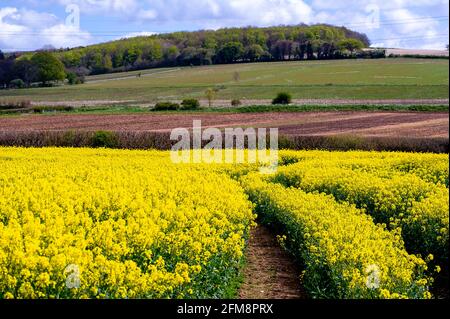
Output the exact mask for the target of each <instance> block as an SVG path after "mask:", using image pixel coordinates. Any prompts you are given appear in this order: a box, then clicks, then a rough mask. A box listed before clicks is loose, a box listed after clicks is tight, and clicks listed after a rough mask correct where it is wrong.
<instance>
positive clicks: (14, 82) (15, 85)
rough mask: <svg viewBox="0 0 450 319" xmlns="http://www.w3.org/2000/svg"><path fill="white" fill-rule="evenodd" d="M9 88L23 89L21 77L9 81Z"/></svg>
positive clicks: (23, 83)
mask: <svg viewBox="0 0 450 319" xmlns="http://www.w3.org/2000/svg"><path fill="white" fill-rule="evenodd" d="M9 85H10V86H11V88H15V89H23V88H24V87H25V82H24V81H23V80H22V79H15V80H12V81H11V82H9Z"/></svg>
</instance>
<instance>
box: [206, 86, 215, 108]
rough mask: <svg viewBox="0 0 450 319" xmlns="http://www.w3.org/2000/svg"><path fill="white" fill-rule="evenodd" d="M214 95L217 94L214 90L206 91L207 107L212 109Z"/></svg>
mask: <svg viewBox="0 0 450 319" xmlns="http://www.w3.org/2000/svg"><path fill="white" fill-rule="evenodd" d="M216 94H217V91H216V90H214V89H211V88H209V89H207V90H206V92H205V95H206V98H207V99H208V105H209V107H212V104H213V102H214V99H215V98H216Z"/></svg>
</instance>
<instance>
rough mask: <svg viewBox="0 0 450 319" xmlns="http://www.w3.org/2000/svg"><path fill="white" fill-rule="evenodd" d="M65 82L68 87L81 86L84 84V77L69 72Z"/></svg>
mask: <svg viewBox="0 0 450 319" xmlns="http://www.w3.org/2000/svg"><path fill="white" fill-rule="evenodd" d="M67 82H68V83H69V84H70V85H76V84H83V83H84V76H78V75H77V74H76V73H74V72H69V73H67Z"/></svg>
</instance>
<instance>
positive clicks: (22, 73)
mask: <svg viewBox="0 0 450 319" xmlns="http://www.w3.org/2000/svg"><path fill="white" fill-rule="evenodd" d="M12 73H13V76H12V77H13V78H15V79H21V80H23V81H24V82H25V85H26V86H30V84H31V83H33V82H35V81H38V75H39V70H38V67H37V65H36V64H34V63H33V62H32V61H30V60H25V59H23V60H19V61H16V62H15V63H14V66H13V69H12Z"/></svg>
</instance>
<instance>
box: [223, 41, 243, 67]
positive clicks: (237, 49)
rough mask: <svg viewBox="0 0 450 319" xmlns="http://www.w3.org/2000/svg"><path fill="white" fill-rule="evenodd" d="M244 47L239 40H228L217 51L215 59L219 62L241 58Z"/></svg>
mask: <svg viewBox="0 0 450 319" xmlns="http://www.w3.org/2000/svg"><path fill="white" fill-rule="evenodd" d="M243 51H244V47H243V45H242V43H239V42H229V43H227V44H225V46H224V47H222V49H220V51H219V52H218V53H217V56H216V58H217V60H218V61H219V63H232V62H236V61H237V60H238V59H240V58H241V56H242V53H243Z"/></svg>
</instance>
